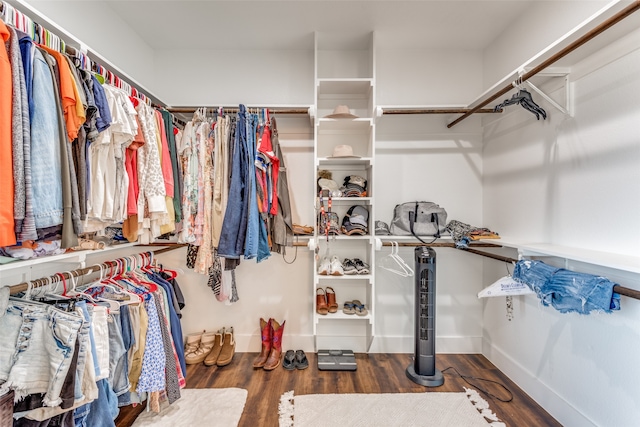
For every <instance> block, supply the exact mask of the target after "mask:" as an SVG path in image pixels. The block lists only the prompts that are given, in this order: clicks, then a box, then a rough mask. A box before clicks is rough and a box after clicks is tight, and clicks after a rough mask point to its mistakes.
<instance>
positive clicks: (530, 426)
mask: <svg viewBox="0 0 640 427" xmlns="http://www.w3.org/2000/svg"><path fill="white" fill-rule="evenodd" d="M256 355H257V353H236V354H235V356H234V358H233V362H231V364H230V365H228V366H225V367H221V368H219V367H217V366H214V367H206V366H204V365H203V364H199V365H188V366H187V388H226V387H239V388H244V389H246V390H247V391H248V396H247V402H246V404H245V408H244V412H243V414H242V418H241V419H240V426H242V427H256V426H268V427H277V426H278V403H279V401H280V396H281V395H282V394H283V393H284V392H286V391H289V390H294V394H296V395H298V394H320V393H423V392H462V391H464V389H463V387H467V388H469V387H471V388H474V389H476V390H478V391H480V390H479V387H482V388H483V389H484V390H487V391H488V392H490V393H491V394H493V395H494V396H496V397H497V398H494V397H491V396H488V395H487V394H485V393H482V392H480V395H481V396H482V397H483V398H484V399H485V400H486V401H487V402H488V403H489V406H490V408H491V410H492V411H493V412H494V413H495V414H496V415H497V416H498V418H500V420H501V421H503V422H504V423H505V424H506V425H507V426H527V427H538V426H539V427H542V426H544V427H550V426H561V424H560V423H558V422H557V421H556V420H555V419H554V418H553V417H551V415H549V414H548V413H547V412H546V411H545V410H544V409H542V408H541V407H540V406H539V405H538V404H537V403H536V402H534V401H533V400H532V399H531V398H530V397H529V396H528V395H527V394H526V393H524V392H523V391H522V390H521V389H520V388H518V386H516V385H515V384H514V383H513V382H512V381H511V380H509V378H507V377H506V376H505V375H504V374H503V373H502V372H500V371H499V370H498V369H497V368H496V367H495V366H494V365H493V364H492V363H491V362H489V361H488V360H487V359H486V358H485V357H484V356H482V355H479V354H438V355H437V357H436V367H437V368H438V369H440V370H444V369H445V368H447V367H449V366H452V367H454V368H455V369H456V370H457V371H458V372H459V373H460V374H462V375H465V376H468V377H476V378H484V379H488V380H493V381H497V382H498V383H500V384H503V385H505V386H506V387H507V388H508V389H509V390H510V391H511V393H512V394H513V400H512V401H510V402H501V401H500V400H498V398H500V399H503V400H506V399H508V397H509V394H508V393H507V392H505V391H504V389H502V388H501V387H499V386H497V385H495V384H493V383H490V382H486V381H478V380H472V379H470V380H469V381H471V382H472V383H473V385H469V384H467V383H466V382H465V381H464V380H463V379H462V378H460V376H458V374H457V373H456V372H454V371H453V370H452V369H449V370H447V371H445V372H444V384H443V385H442V386H440V387H423V386H420V385H417V384H415V383H414V382H412V381H411V380H409V379H408V378H407V376H406V374H405V369H406V368H407V366H409V364H411V363H412V357H413V355H412V354H356V361H357V363H358V369H357V371H355V372H335V371H334V372H330V371H319V370H318V368H317V365H316V356H315V354H311V353H308V354H307V357H308V359H309V368H307V369H305V370H295V371H287V370H285V369H282V367H278V368H277V369H275V370H274V371H270V372H268V371H265V370H263V369H254V368H253V367H252V362H253V359H254V357H255V356H256ZM143 409H144V408H143V406H142V405H139V406H138V407H137V408H132V407H124V408H121V411H120V415H119V416H118V418H117V419H116V426H117V427H129V426H131V424H132V423H133V422H134V421H135V418H136V417H137V415H138V414H139V413H140V412H141V411H142V410H143ZM461 427H462V426H461Z"/></svg>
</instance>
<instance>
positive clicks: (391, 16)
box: [103, 0, 532, 49]
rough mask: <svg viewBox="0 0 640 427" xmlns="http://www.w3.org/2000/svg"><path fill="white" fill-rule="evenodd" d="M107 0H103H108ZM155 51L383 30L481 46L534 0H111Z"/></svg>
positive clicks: (427, 41) (397, 37)
mask: <svg viewBox="0 0 640 427" xmlns="http://www.w3.org/2000/svg"><path fill="white" fill-rule="evenodd" d="M103 1H104V0H103ZM105 3H106V4H107V5H108V6H109V7H110V8H111V9H112V10H113V11H114V12H115V13H116V14H117V15H119V16H120V18H121V19H122V20H123V21H125V22H126V23H127V24H128V25H129V26H130V27H131V28H132V29H134V31H136V33H138V34H139V35H140V37H141V38H142V39H143V40H144V41H145V42H146V43H147V44H148V45H149V46H150V47H151V48H153V49H177V48H185V47H189V48H195V49H201V48H207V49H211V48H218V49H220V48H225V47H227V48H229V49H311V48H313V33H314V31H317V32H319V33H321V34H322V33H328V34H335V35H337V36H338V37H340V34H341V33H362V34H365V33H369V32H371V31H373V30H375V31H376V35H377V42H378V45H379V46H380V47H385V46H395V47H397V46H403V47H409V48H410V47H421V48H445V49H446V48H452V49H482V48H484V47H486V46H488V45H489V44H490V43H491V42H492V41H493V40H494V39H495V38H496V37H498V36H499V34H500V33H501V32H502V31H503V30H504V29H505V28H506V27H507V26H508V25H509V23H510V21H511V20H513V19H515V17H517V16H518V15H520V14H522V13H523V11H525V10H526V8H527V7H529V6H530V4H531V3H532V1H531V0H508V1H507V0H501V1H486V0H471V1H457V0H449V1H430V0H413V1H397V0H387V1H365V0H356V1H341V0H288V1H272V0H257V1H256V0H253V1H249V0H246V1H245V0H233V1H222V0H199V1H191V0H173V1H169V0H133V1H132V0H128V1H124V0H107V1H105Z"/></svg>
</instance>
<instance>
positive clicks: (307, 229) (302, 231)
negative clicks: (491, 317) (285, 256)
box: [292, 224, 313, 236]
mask: <svg viewBox="0 0 640 427" xmlns="http://www.w3.org/2000/svg"><path fill="white" fill-rule="evenodd" d="M292 228H293V234H297V235H303V236H305V235H310V234H313V227H312V226H310V225H300V224H293V227H292Z"/></svg>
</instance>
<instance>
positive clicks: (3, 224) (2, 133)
mask: <svg viewBox="0 0 640 427" xmlns="http://www.w3.org/2000/svg"><path fill="white" fill-rule="evenodd" d="M0 37H2V41H3V48H1V49H0V182H5V183H6V182H11V180H12V179H13V163H12V124H11V122H12V117H13V114H12V81H11V75H12V74H11V64H10V62H9V55H8V54H7V50H6V48H4V45H5V44H6V43H7V42H8V41H9V38H10V37H11V34H10V33H9V29H8V28H7V26H6V25H5V24H4V22H2V21H0ZM1 194H2V195H1V196H0V246H9V245H14V244H15V243H16V238H15V223H14V205H13V197H14V188H13V186H12V185H9V186H6V187H5V189H4V190H3V191H2V192H1Z"/></svg>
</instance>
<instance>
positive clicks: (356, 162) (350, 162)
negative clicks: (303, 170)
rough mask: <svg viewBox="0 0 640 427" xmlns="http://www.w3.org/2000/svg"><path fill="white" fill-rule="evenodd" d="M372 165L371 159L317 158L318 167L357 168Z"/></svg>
mask: <svg viewBox="0 0 640 427" xmlns="http://www.w3.org/2000/svg"><path fill="white" fill-rule="evenodd" d="M372 163H373V158H371V157H357V158H356V157H344V158H331V157H318V165H336V166H356V167H357V166H359V167H366V166H370V165H371V164H372Z"/></svg>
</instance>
